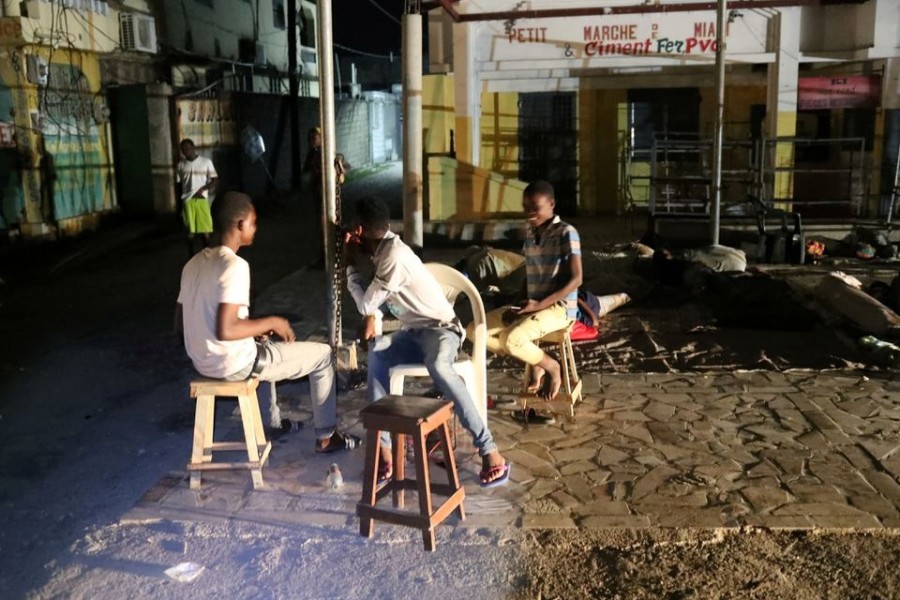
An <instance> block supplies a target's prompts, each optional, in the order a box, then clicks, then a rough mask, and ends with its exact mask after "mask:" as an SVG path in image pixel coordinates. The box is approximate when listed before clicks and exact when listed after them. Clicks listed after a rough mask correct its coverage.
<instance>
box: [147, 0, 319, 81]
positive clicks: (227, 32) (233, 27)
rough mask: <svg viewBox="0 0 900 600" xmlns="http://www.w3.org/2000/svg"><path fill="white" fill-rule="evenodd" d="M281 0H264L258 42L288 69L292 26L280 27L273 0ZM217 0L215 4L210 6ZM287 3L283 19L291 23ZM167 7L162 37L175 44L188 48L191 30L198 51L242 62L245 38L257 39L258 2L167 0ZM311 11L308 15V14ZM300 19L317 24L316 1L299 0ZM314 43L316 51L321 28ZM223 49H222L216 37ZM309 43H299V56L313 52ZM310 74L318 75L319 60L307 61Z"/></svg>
mask: <svg viewBox="0 0 900 600" xmlns="http://www.w3.org/2000/svg"><path fill="white" fill-rule="evenodd" d="M277 2H278V0H258V3H259V6H258V23H257V29H258V38H257V39H258V41H259V42H260V43H261V44H263V45H264V46H265V49H266V63H267V64H269V65H272V66H274V67H275V68H277V69H278V70H279V71H287V68H288V54H287V31H286V29H283V28H280V27H278V26H276V23H275V15H274V9H273V3H277ZM208 4H212V6H208ZM281 4H282V6H283V11H282V14H283V17H284V19H283V22H284V23H285V24H286V23H287V5H286V2H285V1H283V2H281ZM161 6H162V10H163V11H164V15H163V16H161V18H160V20H161V21H163V26H162V27H160V41H161V43H163V44H166V45H169V46H171V47H174V48H177V49H180V50H188V48H187V33H188V31H190V33H191V37H192V38H193V49H192V50H190V51H191V52H193V53H194V54H197V55H200V56H205V57H210V58H223V59H227V60H232V61H239V59H240V52H239V46H238V44H239V41H240V40H241V39H253V38H254V19H255V17H256V10H255V9H256V6H255V2H254V3H251V2H249V1H247V0H203V1H200V0H163V2H162V5H161ZM304 13H305V14H304ZM298 21H299V22H300V23H301V24H304V23H305V24H311V25H312V27H313V29H314V28H315V26H316V5H315V4H314V3H312V2H308V1H306V0H301V1H300V2H299V3H298ZM303 37H308V38H309V40H311V42H310V43H312V44H313V45H312V46H311V47H306V48H305V49H306V50H307V51H310V50H311V51H312V54H314V53H315V39H316V33H315V31H314V30H313V31H312V32H311V34H310V35H309V36H306V34H303ZM217 41H218V49H219V52H218V54H217V50H216V42H217ZM303 49H304V47H302V46H298V60H300V59H301V57H304V58H308V57H309V56H310V52H303ZM303 75H304V76H315V75H316V69H315V63H314V62H312V63H310V62H309V61H304V68H303Z"/></svg>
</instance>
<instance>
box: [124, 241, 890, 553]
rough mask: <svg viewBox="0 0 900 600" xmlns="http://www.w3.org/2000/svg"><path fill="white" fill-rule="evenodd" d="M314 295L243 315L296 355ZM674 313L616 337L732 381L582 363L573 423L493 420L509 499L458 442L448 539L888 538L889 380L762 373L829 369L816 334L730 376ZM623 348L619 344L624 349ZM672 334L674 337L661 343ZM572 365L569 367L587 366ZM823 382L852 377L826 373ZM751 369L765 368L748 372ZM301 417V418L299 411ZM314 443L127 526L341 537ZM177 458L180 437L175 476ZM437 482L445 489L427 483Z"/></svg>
mask: <svg viewBox="0 0 900 600" xmlns="http://www.w3.org/2000/svg"><path fill="white" fill-rule="evenodd" d="M584 237H585V238H590V239H595V240H596V241H595V242H593V244H594V245H597V244H599V240H600V238H602V236H601V235H599V234H589V235H585V236H584ZM454 252H455V253H456V255H458V253H459V250H458V249H457V250H455V251H447V250H445V251H438V252H434V251H433V250H432V251H431V253H430V255H429V256H427V259H429V260H441V261H442V262H446V263H448V264H452V263H453V258H454ZM593 266H596V265H593ZM591 268H592V263H590V262H588V263H586V272H587V276H588V277H590V276H591V275H592V273H591ZM593 275H596V272H595V273H593ZM325 282H326V279H325V275H324V274H323V273H322V272H317V273H316V272H305V271H298V272H296V273H294V274H292V275H290V276H289V277H287V278H285V279H284V280H282V281H281V282H280V283H279V284H277V285H275V286H273V287H272V288H270V289H269V290H267V291H266V292H265V293H264V294H263V295H262V296H261V297H260V298H259V300H258V301H257V305H256V308H257V311H258V312H264V313H269V314H272V313H281V314H294V315H298V320H297V321H296V322H295V323H293V324H294V327H295V329H296V330H297V333H298V338H299V339H321V336H322V334H323V323H324V315H325V314H326V312H325V302H326V294H325ZM687 308H688V309H690V310H686V309H685V307H683V306H681V307H678V306H673V307H671V309H666V310H664V311H656V313H654V312H653V311H652V310H650V311H648V310H644V309H643V308H641V307H637V308H636V309H634V310H632V312H631V313H628V316H627V318H628V319H632V320H634V319H636V318H640V319H642V320H641V329H643V330H644V331H645V332H647V333H651V332H652V333H653V335H654V337H652V338H650V337H648V340H649V341H648V343H647V344H646V345H647V349H646V352H645V354H646V355H647V356H648V357H649V356H650V354H651V353H652V352H653V351H654V349H655V350H656V351H657V352H658V351H660V349H663V350H665V348H666V347H667V346H668V347H670V350H673V351H674V350H677V351H678V352H681V351H682V350H683V351H684V352H687V351H688V350H690V349H691V347H692V346H691V345H692V344H696V342H695V341H692V340H688V341H685V342H684V343H682V338H683V335H684V334H685V332H688V331H690V332H692V334H693V332H694V331H699V332H700V333H701V334H707V333H708V334H709V335H710V337H709V339H708V340H707V342H708V343H707V346H709V347H710V348H719V349H720V351H718V352H719V354H720V355H722V356H724V358H723V359H722V360H720V361H719V362H721V363H722V364H723V365H728V366H722V367H720V368H718V369H715V370H708V371H707V370H705V369H699V368H695V369H694V370H693V371H692V372H674V373H652V372H647V373H640V372H630V373H628V372H616V371H618V370H619V369H618V367H621V366H622V365H626V363H628V362H633V358H634V356H635V355H636V354H635V353H632V354H631V355H625V354H622V353H620V354H618V355H613V358H614V359H615V360H614V361H609V362H606V363H604V362H603V361H602V360H600V361H597V360H595V361H594V362H591V361H590V360H588V359H587V357H585V360H584V361H583V368H582V369H581V371H582V372H581V375H582V377H583V381H584V394H585V395H584V402H583V403H582V404H580V405H579V406H578V407H577V409H576V417H575V420H574V422H568V421H566V420H563V422H561V423H559V424H554V425H546V426H535V425H532V426H530V427H528V428H526V427H525V426H524V425H522V424H519V423H518V422H516V421H513V420H512V419H511V418H510V415H509V409H507V410H506V411H504V410H502V409H500V410H493V411H492V412H491V413H490V416H489V421H490V426H491V429H492V431H493V433H494V436H495V438H496V441H497V442H498V445H499V447H500V450H501V451H502V452H503V454H504V455H505V456H506V457H507V459H508V460H509V461H510V462H512V463H513V468H512V474H511V480H512V481H511V482H510V483H509V484H508V485H507V486H505V487H501V488H496V489H493V490H489V491H486V490H482V489H481V488H480V487H479V486H478V485H477V471H478V466H479V464H478V461H477V458H476V456H475V453H474V451H473V448H472V447H471V444H470V443H469V440H468V439H467V435H466V434H465V432H462V431H461V432H460V435H459V445H458V448H457V457H458V460H459V462H460V468H461V476H462V480H463V483H464V485H465V487H466V494H467V498H466V504H465V506H466V513H467V518H466V520H465V521H463V522H459V523H457V522H456V521H454V520H453V518H452V517H451V519H450V520H449V523H450V526H454V525H456V526H464V527H507V526H517V527H522V528H576V527H577V528H583V529H590V528H622V527H624V528H649V527H687V528H690V527H702V528H709V527H743V526H762V527H770V528H841V529H846V528H852V529H858V528H873V529H874V528H896V527H898V526H900V435H898V434H900V380H898V379H897V376H896V375H894V374H892V373H891V371H889V370H888V371H881V372H878V371H863V370H860V369H854V368H849V369H844V370H841V369H840V368H838V369H834V368H832V369H829V370H828V371H823V370H815V369H791V368H790V367H791V365H790V364H788V363H785V362H784V361H776V362H772V361H770V360H769V361H760V360H759V358H760V354H762V355H763V356H765V353H767V352H768V353H769V354H768V355H769V356H776V355H782V356H788V357H789V356H791V354H790V353H787V352H783V350H784V348H785V347H786V346H787V345H788V344H790V345H791V347H793V348H796V347H798V344H797V342H798V340H802V342H803V344H805V346H804V347H803V350H802V352H806V353H809V354H814V353H815V352H819V353H820V354H823V355H828V356H837V355H839V354H840V353H841V352H842V347H841V344H842V342H841V341H840V340H838V338H837V337H834V336H831V337H829V336H828V335H827V334H828V333H829V332H828V331H827V328H825V329H826V331H825V332H824V333H823V331H822V328H819V329H818V330H817V331H816V332H815V333H814V334H813V335H811V334H810V333H808V332H796V333H790V334H784V333H783V332H780V333H771V334H767V335H763V334H762V333H761V332H755V333H756V334H758V335H756V337H754V338H753V340H752V343H748V344H745V346H746V347H748V348H751V349H754V353H755V356H750V355H748V358H747V359H746V360H737V361H735V360H732V359H734V358H735V357H737V358H738V359H740V358H741V357H740V354H739V353H737V352H733V351H730V350H729V349H728V344H729V343H730V341H729V335H731V334H732V333H733V331H729V330H718V331H714V330H715V329H716V328H715V327H708V324H707V323H706V322H697V323H695V322H692V321H691V318H689V317H690V315H692V314H693V315H700V316H701V317H702V316H703V315H705V314H706V311H704V310H702V309H698V308H697V305H693V308H691V307H690V306H688V307H687ZM352 314H353V309H352V307H351V306H350V305H348V304H345V315H348V317H346V318H345V321H344V323H345V335H344V338H345V339H352V337H353V336H352V328H353V327H354V325H353V320H352V318H350V317H349V315H352ZM654 314H656V316H655V317H654V316H653V315H654ZM703 318H705V317H703ZM698 319H700V317H698ZM701 320H702V319H701ZM627 330H628V328H627V327H620V328H619V329H618V330H617V331H618V332H620V333H621V334H622V336H624V337H627V335H626V334H627V333H628V331H627ZM669 330H677V331H674V333H677V334H679V335H681V336H682V337H679V338H675V337H670V338H666V337H665V334H666V332H667V331H669ZM735 331H738V333H740V331H741V330H735ZM658 334H663V335H662V337H659V335H658ZM826 341H827V343H826ZM651 342H652V343H651ZM602 344H606V345H610V346H611V345H615V344H618V342H615V341H613V342H611V341H609V340H605V341H603V342H601V345H602ZM679 344H680V345H679ZM803 344H800V346H803ZM722 348H724V350H721V349H722ZM679 349H680V350H679ZM639 350H640V348H639ZM779 353H780V354H779ZM576 354H579V356H583V355H584V351H582V350H577V351H576ZM673 354H674V352H673ZM795 355H799V354H797V353H795ZM716 356H717V360H719V359H718V356H719V355H716ZM726 359H727V360H726ZM648 360H649V359H648ZM811 362H815V361H811ZM776 363H777V364H776ZM644 364H645V366H646V365H647V364H649V363H648V362H647V361H645V362H644ZM826 364H833V365H836V366H840V365H842V364H843V365H850V366H851V367H852V366H853V363H851V362H849V361H845V360H840V359H834V360H831V361H830V362H829V363H826ZM758 365H763V366H764V367H765V368H764V369H762V370H759V369H757V368H756V367H757V366H758ZM626 366H627V365H626ZM793 366H795V367H796V366H797V365H793ZM803 366H806V365H803ZM742 369H743V370H742ZM648 370H655V369H648ZM663 370H668V367H666V369H663ZM701 371H703V372H701ZM863 373H867V374H868V376H869V377H870V378H867V377H866V376H864V375H863ZM519 379H520V371H518V370H512V369H511V368H510V365H509V364H508V363H507V362H505V361H495V362H494V363H492V364H491V367H490V370H489V373H488V380H489V390H491V391H492V392H493V393H494V396H495V397H496V396H497V395H499V396H503V395H506V396H507V398H508V397H509V394H510V393H511V392H512V391H513V390H514V389H515V388H516V386H517V384H518V381H519ZM414 381H415V383H414V384H412V387H410V386H408V388H407V393H412V394H415V393H420V392H422V391H424V390H425V389H426V388H427V387H428V386H429V382H428V381H427V380H414ZM415 386H418V387H415ZM282 400H284V397H282ZM300 404H301V409H300V410H301V411H302V405H303V404H304V403H303V402H301V403H300ZM363 405H364V400H363V396H362V392H361V391H351V392H348V393H346V394H343V395H342V396H341V397H340V399H339V412H340V414H341V421H342V426H343V427H345V428H348V429H350V430H351V431H355V432H357V433H362V430H361V428H360V425H359V423H358V417H357V413H358V411H359V409H360V408H362V406H363ZM498 406H500V407H502V406H504V404H498ZM505 406H510V405H505ZM288 410H289V411H290V409H288ZM227 416H228V415H222V418H227ZM295 416H296V417H303V416H304V414H303V413H302V412H301V413H295ZM222 429H223V430H224V429H231V433H232V434H234V435H235V436H237V435H238V434H239V429H240V428H239V424H237V423H236V422H234V421H232V422H231V423H230V427H224V426H223V427H222ZM312 438H313V436H312V431H311V428H306V429H304V430H302V431H301V432H300V433H298V434H293V435H291V436H288V437H286V438H282V439H281V440H279V441H278V442H277V443H276V444H275V447H274V449H273V451H272V455H271V458H270V462H269V466H268V468H267V469H266V470H265V480H266V483H267V487H266V489H263V490H257V491H254V490H252V489H251V486H250V479H249V476H248V475H247V474H246V473H240V472H211V473H210V474H209V475H204V483H203V487H202V489H201V490H200V491H198V492H193V491H190V490H189V489H188V486H187V481H186V478H185V477H186V474H185V473H184V472H176V473H172V474H170V475H169V476H167V477H164V478H163V479H162V480H161V481H160V482H158V483H157V485H156V486H154V487H153V488H152V489H150V490H149V491H148V492H147V494H146V495H145V496H144V498H143V499H142V500H141V501H140V502H139V503H138V504H137V505H136V506H135V507H134V509H133V510H132V511H131V512H130V513H129V514H128V515H126V517H125V519H124V520H125V521H133V520H144V519H148V518H149V519H154V518H160V517H171V518H179V519H198V520H207V519H214V520H218V519H249V520H253V521H261V522H271V523H304V524H311V525H316V526H322V527H328V528H330V527H340V528H347V527H349V528H355V527H356V525H357V520H356V517H355V507H356V502H357V501H358V500H359V498H360V496H361V484H360V480H361V473H362V461H363V451H362V450H357V451H355V452H351V453H348V454H342V455H331V456H328V457H323V456H318V455H315V454H314V453H313V452H312V446H313V439H312ZM189 445H190V439H189V437H188V436H185V453H184V455H185V462H187V458H188V456H189V454H190V448H189ZM332 461H335V462H337V463H338V464H339V465H340V467H341V469H342V471H343V473H344V478H345V480H346V483H345V485H344V487H343V488H342V489H341V490H339V491H338V492H333V491H331V490H328V489H326V487H325V475H326V470H327V468H328V465H329V464H330V463H331V462H332ZM434 476H435V477H437V478H438V479H440V478H441V474H440V469H436V473H435V474H434ZM409 494H410V499H411V501H410V502H408V503H407V506H415V505H416V503H415V501H414V496H415V494H414V493H412V492H410V493H409ZM379 527H387V526H385V525H379ZM414 535H417V534H415V533H410V536H414Z"/></svg>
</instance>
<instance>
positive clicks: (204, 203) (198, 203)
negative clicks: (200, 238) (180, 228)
mask: <svg viewBox="0 0 900 600" xmlns="http://www.w3.org/2000/svg"><path fill="white" fill-rule="evenodd" d="M181 216H182V217H183V218H184V224H185V226H187V228H188V232H189V233H212V230H213V222H212V213H211V212H210V210H209V201H208V200H207V199H206V198H188V199H187V200H185V201H184V208H183V209H182V210H181Z"/></svg>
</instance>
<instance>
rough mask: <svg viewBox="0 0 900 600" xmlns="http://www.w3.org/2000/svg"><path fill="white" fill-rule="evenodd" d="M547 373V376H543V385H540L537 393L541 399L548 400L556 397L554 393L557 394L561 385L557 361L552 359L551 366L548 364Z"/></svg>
mask: <svg viewBox="0 0 900 600" xmlns="http://www.w3.org/2000/svg"><path fill="white" fill-rule="evenodd" d="M547 375H549V377H545V378H544V385H542V386H541V388H540V390H539V391H538V393H537V394H538V396H539V397H540V398H541V399H542V400H544V401H546V402H550V401H551V400H553V399H554V398H556V395H557V394H559V388H561V387H562V375H561V373H560V368H559V363H558V362H556V361H553V363H552V366H551V365H548V368H547Z"/></svg>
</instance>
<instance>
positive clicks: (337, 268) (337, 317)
mask: <svg viewBox="0 0 900 600" xmlns="http://www.w3.org/2000/svg"><path fill="white" fill-rule="evenodd" d="M342 170H343V169H341V171H342ZM334 188H335V189H334V223H333V224H332V227H333V229H334V270H333V273H334V275H333V277H332V282H331V285H332V286H334V294H333V296H332V297H333V302H334V305H333V306H332V308H333V309H334V323H335V326H334V330H333V331H332V332H331V336H332V337H331V347H332V349H333V352H334V353H335V357H334V358H335V364H337V361H336V359H337V351H338V350H337V349H338V348H339V347H340V346H341V342H342V341H343V340H342V339H341V338H342V337H343V336H342V334H341V309H342V308H343V298H344V285H343V283H344V274H343V261H344V240H343V235H342V230H343V218H342V216H341V214H342V212H343V210H342V207H341V204H342V203H341V183H340V175H338V178H337V180H336V183H335V186H334Z"/></svg>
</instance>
